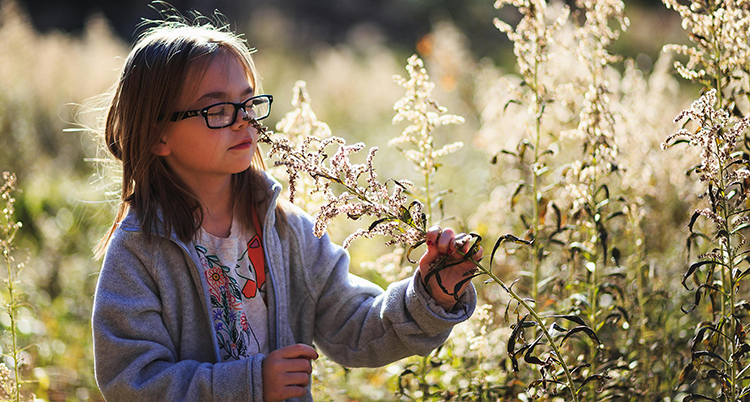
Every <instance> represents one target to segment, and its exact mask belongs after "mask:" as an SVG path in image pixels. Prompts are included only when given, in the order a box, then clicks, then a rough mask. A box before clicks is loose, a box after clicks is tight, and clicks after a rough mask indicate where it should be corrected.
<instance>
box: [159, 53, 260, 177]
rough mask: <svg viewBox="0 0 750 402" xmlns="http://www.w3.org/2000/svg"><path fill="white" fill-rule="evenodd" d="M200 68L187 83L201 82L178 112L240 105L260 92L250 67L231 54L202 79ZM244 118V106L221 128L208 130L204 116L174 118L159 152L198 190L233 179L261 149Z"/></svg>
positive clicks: (210, 67)
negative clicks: (250, 74)
mask: <svg viewBox="0 0 750 402" xmlns="http://www.w3.org/2000/svg"><path fill="white" fill-rule="evenodd" d="M196 70H199V71H200V70H201V69H195V68H194V69H193V71H191V72H190V73H189V74H188V76H187V82H188V84H191V83H196V82H197V86H196V87H195V90H186V91H183V92H185V93H184V94H183V95H182V98H181V99H180V100H179V102H178V104H179V110H177V111H179V112H181V111H185V110H199V109H202V108H205V107H207V106H211V105H213V104H216V103H221V102H233V103H240V102H243V101H245V100H246V99H248V98H250V97H252V96H253V95H255V89H254V88H253V87H252V83H251V79H250V77H249V76H248V73H247V70H246V69H245V68H244V66H243V64H242V63H241V62H240V61H239V60H237V58H236V57H233V56H232V55H228V54H220V55H217V57H216V58H214V59H213V60H212V61H211V62H210V64H209V65H208V68H207V69H206V71H205V74H204V75H203V76H202V77H201V76H199V72H198V71H196ZM188 89H192V88H188ZM244 116H245V112H244V111H243V110H239V111H238V112H237V118H236V120H235V122H234V123H233V124H232V125H230V126H228V127H224V128H219V129H212V128H208V126H207V125H206V120H205V119H204V118H203V116H200V115H199V116H194V117H189V118H185V119H183V120H180V121H176V122H172V123H170V127H169V128H168V129H167V131H166V132H165V134H164V136H163V137H162V142H160V143H159V144H158V145H157V146H156V147H155V148H154V153H155V154H156V155H159V156H163V157H164V159H165V161H166V163H167V165H168V166H169V167H170V169H172V171H174V172H175V173H176V174H177V176H178V177H180V179H182V180H183V181H184V182H185V183H186V184H188V185H189V186H190V187H191V188H193V189H194V190H195V188H196V187H195V186H196V185H197V186H204V185H210V184H211V183H219V184H225V183H228V181H229V179H230V177H231V175H232V174H234V173H239V172H242V171H244V170H246V169H248V168H249V167H250V162H251V161H252V159H253V155H254V154H255V150H256V148H257V140H258V133H257V132H256V130H255V129H253V127H252V126H251V125H250V124H249V122H248V121H246V120H245V119H243V117H244Z"/></svg>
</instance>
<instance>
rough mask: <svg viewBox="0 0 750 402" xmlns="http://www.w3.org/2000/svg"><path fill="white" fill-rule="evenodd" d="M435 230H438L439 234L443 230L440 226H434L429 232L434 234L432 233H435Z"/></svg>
mask: <svg viewBox="0 0 750 402" xmlns="http://www.w3.org/2000/svg"><path fill="white" fill-rule="evenodd" d="M435 230H437V231H438V232H439V231H440V230H442V229H441V228H440V226H439V225H433V226H430V229H429V230H428V231H429V232H432V231H435Z"/></svg>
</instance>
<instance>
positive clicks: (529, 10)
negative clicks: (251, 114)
mask: <svg viewBox="0 0 750 402" xmlns="http://www.w3.org/2000/svg"><path fill="white" fill-rule="evenodd" d="M488 3H492V1H491V0H488ZM630 3H631V2H627V1H620V0H600V1H594V0H575V1H568V2H562V1H548V2H545V1H541V0H497V1H496V2H495V4H494V6H495V8H494V9H493V10H494V14H492V15H486V16H483V17H484V18H485V19H484V20H477V22H476V23H477V24H487V25H488V26H493V25H494V27H495V28H496V35H497V39H496V40H497V52H495V53H494V54H495V57H490V56H482V57H481V58H480V57H477V56H475V55H474V53H473V52H472V50H471V49H472V44H471V43H470V41H469V38H468V36H466V35H465V34H464V33H463V32H462V31H461V30H460V29H459V28H457V26H456V25H454V24H452V23H451V22H450V21H448V20H445V19H442V20H437V19H436V21H435V22H434V23H433V25H432V30H431V32H429V33H428V34H426V35H425V36H424V37H423V38H422V39H421V40H420V41H419V42H418V43H415V44H414V46H413V48H412V49H406V50H404V49H395V48H390V47H389V46H388V45H387V43H386V41H385V40H383V38H382V37H381V36H378V35H372V32H369V31H368V30H366V29H365V30H363V31H361V32H360V31H356V30H355V32H353V33H352V35H351V36H350V38H349V40H347V41H346V42H345V43H340V44H336V45H324V44H321V45H319V46H316V47H315V48H314V49H312V50H310V51H309V52H308V53H306V54H301V53H297V52H293V51H291V50H290V49H289V48H288V47H286V46H285V42H284V37H285V36H284V26H285V25H286V24H287V23H288V22H286V21H284V17H283V16H282V15H280V14H274V13H260V14H257V15H256V16H254V17H253V18H250V19H249V20H248V21H247V23H246V25H242V24H239V25H238V27H237V29H238V30H239V31H241V32H245V34H246V38H247V39H248V41H249V43H250V45H251V46H255V47H257V48H258V50H259V51H258V53H257V54H256V62H257V65H258V68H259V70H260V72H261V74H262V76H263V87H264V91H265V92H266V93H271V94H273V95H274V96H275V99H276V103H275V104H274V111H273V113H272V116H271V118H269V119H268V121H264V122H268V124H267V125H266V126H263V127H261V126H259V127H258V128H259V129H260V130H261V131H263V132H264V135H263V141H264V142H265V144H262V149H263V150H264V152H265V153H266V154H268V159H267V165H268V166H269V169H271V170H272V171H273V172H274V174H275V175H276V177H278V178H279V179H280V180H282V181H284V182H285V183H287V184H288V185H287V191H288V196H290V197H291V198H293V200H294V202H295V204H297V205H300V206H301V207H303V208H305V209H306V210H307V211H308V212H309V213H310V214H312V215H314V216H315V217H316V219H317V224H316V228H315V229H316V233H318V234H322V233H323V232H325V231H327V232H328V233H329V234H330V235H331V236H332V238H333V239H334V240H335V241H336V242H338V243H341V244H344V245H345V246H346V247H348V249H349V251H350V253H351V257H352V266H351V270H352V271H353V272H354V273H356V274H358V275H361V276H363V277H365V278H367V279H370V280H372V281H374V282H376V283H378V284H380V285H382V286H384V287H385V286H388V284H389V283H391V282H393V281H396V280H399V279H402V278H405V277H407V276H410V275H411V274H413V270H414V267H415V264H414V263H412V262H411V260H413V259H416V258H418V256H419V255H421V253H422V250H423V248H422V246H421V243H422V240H423V237H424V233H425V230H426V229H427V228H429V227H430V226H432V225H441V226H444V227H448V226H449V227H453V228H455V229H457V230H460V231H463V232H466V233H471V235H472V236H471V239H470V241H471V242H472V244H473V246H474V247H472V248H471V249H470V251H469V253H468V254H467V255H466V258H470V257H471V256H472V254H473V253H474V252H476V250H477V247H479V246H480V245H481V247H482V248H483V250H484V255H485V258H484V259H482V260H481V262H480V263H478V264H477V269H476V271H475V272H474V273H473V276H469V277H467V278H466V280H472V281H473V283H474V285H475V287H476V289H477V292H478V296H479V302H478V306H477V310H476V311H475V313H474V315H473V317H472V318H471V319H470V320H469V321H468V322H466V323H463V324H461V325H459V326H457V327H456V328H455V329H454V331H453V333H452V335H451V337H450V338H449V340H448V341H447V342H446V343H445V345H443V346H442V347H440V348H439V349H437V350H435V351H434V352H433V353H431V354H430V355H428V356H425V357H414V358H409V359H405V360H402V361H399V362H396V363H393V364H391V365H389V366H386V367H382V368H376V369H361V368H347V367H341V366H339V365H338V364H336V363H334V362H332V361H330V360H328V359H326V358H325V357H323V358H321V359H319V360H318V361H317V362H315V363H314V367H313V369H314V373H313V375H314V379H313V385H312V388H313V395H314V397H315V398H316V400H319V401H355V400H356V401H381V400H387V401H397V400H408V401H412V400H415V401H443V400H450V401H454V400H455V401H496V400H497V401H531V400H539V401H685V402H686V401H722V402H723V401H750V340H749V339H748V332H749V331H750V315H749V312H750V296H749V294H748V291H749V290H750V275H749V274H750V244H748V241H747V237H748V234H749V233H750V200H748V193H749V192H750V129H749V128H748V127H749V126H750V98H749V97H750V95H749V92H748V91H750V39H749V36H748V31H750V1H747V0H728V1H719V0H700V1H692V2H689V1H683V0H663V4H660V6H659V10H658V12H655V11H653V10H654V8H653V7H652V8H649V9H648V10H650V11H649V12H646V11H644V8H643V5H642V4H641V3H637V2H634V4H630ZM0 4H2V6H1V7H0V171H5V172H9V173H6V174H5V175H4V176H3V181H2V182H0V185H1V186H2V188H0V190H1V191H0V193H2V199H1V200H0V203H2V206H1V207H0V209H1V210H2V212H3V213H2V214H0V229H1V230H0V241H1V243H0V246H1V247H0V251H2V255H3V259H2V260H0V261H2V262H3V263H4V264H3V266H2V269H1V270H0V272H2V273H0V277H2V278H3V279H4V282H3V286H2V287H1V288H2V292H0V293H2V297H3V299H2V300H3V306H4V310H3V311H4V313H3V314H1V315H0V325H1V326H2V329H3V334H2V351H3V354H4V365H0V385H2V386H1V387H0V397H2V398H6V399H11V400H29V399H31V398H32V396H31V395H32V394H33V395H34V397H35V398H37V399H40V400H46V401H73V400H84V401H85V400H94V401H96V400H102V397H101V395H100V393H99V391H98V390H97V387H96V383H95V381H94V378H93V353H92V346H91V333H90V332H91V331H90V315H91V306H92V298H93V293H94V287H95V284H96V280H97V272H98V270H99V262H97V261H96V260H94V258H93V253H92V249H93V247H94V246H95V245H96V243H97V241H98V239H99V238H100V237H101V236H102V235H103V234H104V233H105V231H106V227H107V226H108V224H109V223H110V220H111V219H112V216H113V210H112V205H111V204H110V203H109V202H108V200H113V199H116V196H115V195H116V191H117V189H116V186H114V185H113V184H114V183H115V182H116V180H114V179H113V178H112V177H111V176H112V175H113V174H112V173H111V172H110V171H109V170H108V169H107V165H106V164H103V163H100V161H98V158H99V156H100V155H101V154H100V152H99V151H98V144H97V141H96V140H95V139H93V138H92V137H91V135H90V133H88V132H87V131H86V130H83V129H81V127H86V126H91V125H96V124H97V113H98V112H99V110H98V109H97V106H98V107H101V106H103V103H102V100H101V99H102V98H100V97H96V95H97V94H101V93H103V92H105V91H107V89H108V88H109V87H110V86H111V85H112V84H113V83H114V82H115V80H116V79H117V76H118V72H119V68H120V67H121V63H122V60H123V57H124V56H125V55H126V54H127V52H128V43H126V42H124V41H123V40H122V39H120V38H118V37H117V36H116V35H115V34H114V33H113V31H112V29H111V28H110V26H109V25H108V22H107V21H106V20H104V19H103V18H101V17H92V18H91V19H90V20H89V22H88V23H87V26H86V28H85V30H84V31H83V32H82V33H81V34H75V35H73V34H64V33H59V32H48V33H39V32H36V31H35V30H34V28H33V27H32V26H31V24H30V22H29V19H28V16H27V15H26V14H25V13H24V12H23V11H20V10H19V9H18V7H17V6H16V5H15V3H13V2H11V1H7V0H6V1H3V2H0ZM661 40H663V43H662V42H659V41H661ZM256 41H257V43H256ZM638 46H643V49H639V48H638ZM482 47H483V48H489V47H491V46H489V45H488V44H486V43H484V44H483V46H482ZM625 50H627V51H625ZM441 268H442V266H440V265H438V266H436V267H435V272H436V273H435V275H438V276H439V275H440V269H441ZM448 290H449V291H450V289H448Z"/></svg>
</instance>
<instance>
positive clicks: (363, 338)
mask: <svg viewBox="0 0 750 402" xmlns="http://www.w3.org/2000/svg"><path fill="white" fill-rule="evenodd" d="M303 220H304V219H303ZM309 224H310V225H311V223H309ZM303 230H306V231H308V233H309V235H305V234H304V233H300V234H299V235H300V236H302V237H301V238H302V239H305V240H304V242H305V249H306V252H305V253H303V254H304V255H305V256H306V262H305V265H306V266H305V268H304V269H305V270H306V271H307V273H308V275H309V276H308V279H307V283H308V284H309V286H310V287H311V289H310V291H311V293H312V294H313V298H314V299H315V300H316V307H315V311H316V316H315V336H314V340H315V342H316V344H317V345H318V346H319V347H320V348H321V350H322V351H323V352H324V353H325V354H326V355H328V356H329V357H331V358H332V359H333V360H335V361H336V362H338V363H340V364H343V365H346V366H349V367H376V366H382V365H385V364H388V363H391V362H393V361H396V360H399V359H401V358H404V357H407V356H411V355H415V354H418V355H426V354H428V353H429V352H430V351H432V350H433V349H435V348H437V347H438V346H440V345H441V344H443V342H445V340H446V339H447V338H448V335H449V334H450V331H451V329H452V328H453V326H454V325H456V324H458V323H460V322H462V321H465V320H466V319H468V318H469V316H470V315H471V314H472V313H473V311H474V308H475V307H476V292H475V289H474V287H473V285H472V286H469V288H467V291H466V292H465V293H464V294H463V296H462V297H461V299H460V301H461V304H463V306H464V308H459V309H454V311H450V312H446V311H445V310H444V309H443V308H442V307H440V306H438V305H437V304H436V303H435V302H434V300H433V299H432V297H431V296H429V295H428V294H427V292H426V290H425V289H424V285H423V284H422V280H421V278H420V277H419V274H418V273H417V274H415V275H414V276H412V277H411V278H409V279H405V280H403V281H400V282H396V283H393V284H391V285H390V286H388V288H387V289H386V290H385V291H383V289H382V288H380V287H379V286H377V285H375V284H373V283H371V282H369V281H366V280H364V279H362V278H360V277H357V276H355V275H353V274H350V273H349V256H348V253H347V252H346V251H345V250H344V249H343V248H341V247H340V246H337V245H335V244H333V243H331V241H330V240H329V238H328V236H327V235H325V236H323V237H322V238H320V239H318V238H316V237H315V236H314V235H312V227H308V228H303Z"/></svg>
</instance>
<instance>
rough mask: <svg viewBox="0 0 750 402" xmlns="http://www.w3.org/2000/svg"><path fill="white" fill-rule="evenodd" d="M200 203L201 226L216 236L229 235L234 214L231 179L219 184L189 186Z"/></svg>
mask: <svg viewBox="0 0 750 402" xmlns="http://www.w3.org/2000/svg"><path fill="white" fill-rule="evenodd" d="M191 187H192V190H193V191H194V192H195V194H196V195H197V196H198V199H200V201H201V204H202V207H201V208H202V212H203V221H202V223H201V227H202V228H203V230H205V231H206V232H208V233H210V234H212V235H214V236H216V237H229V234H230V232H231V228H232V218H233V216H234V213H233V212H234V197H233V196H232V185H231V180H230V181H228V182H227V183H224V184H222V185H219V186H206V185H205V182H204V183H203V184H202V185H196V186H191Z"/></svg>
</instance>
